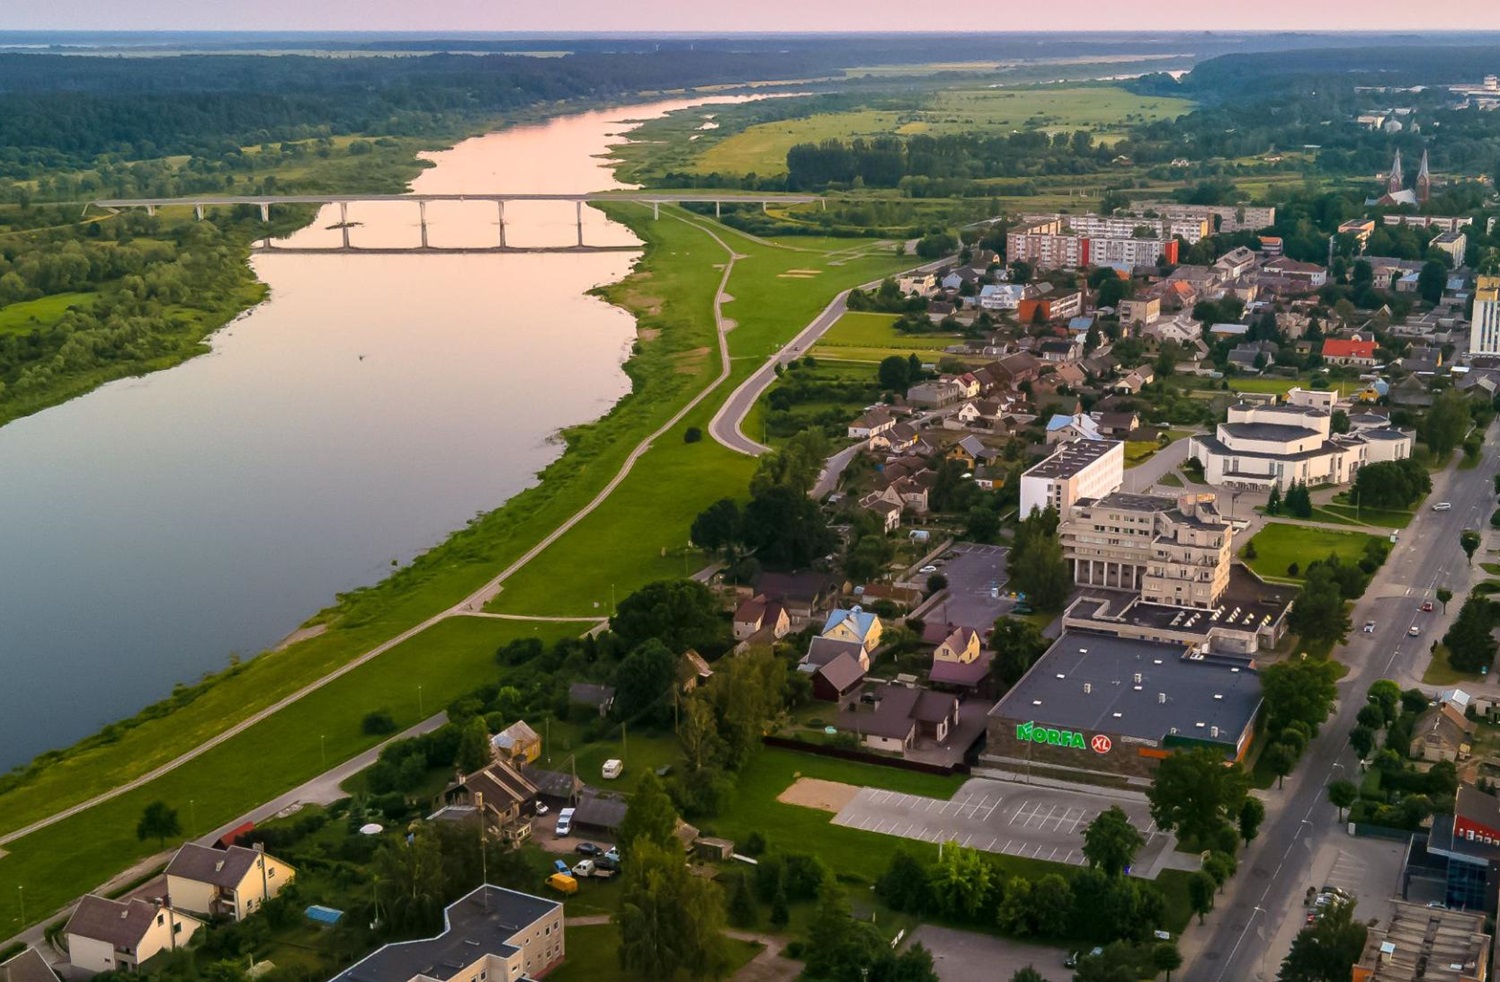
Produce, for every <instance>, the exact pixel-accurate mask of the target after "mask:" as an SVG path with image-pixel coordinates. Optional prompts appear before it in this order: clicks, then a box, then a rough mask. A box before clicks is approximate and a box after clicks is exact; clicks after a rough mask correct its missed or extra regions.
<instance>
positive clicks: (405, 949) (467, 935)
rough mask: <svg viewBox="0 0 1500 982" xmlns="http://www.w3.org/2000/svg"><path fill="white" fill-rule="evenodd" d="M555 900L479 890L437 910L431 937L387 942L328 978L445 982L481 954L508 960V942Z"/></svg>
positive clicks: (551, 907) (492, 889)
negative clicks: (438, 922) (437, 929)
mask: <svg viewBox="0 0 1500 982" xmlns="http://www.w3.org/2000/svg"><path fill="white" fill-rule="evenodd" d="M561 906H562V904H560V903H558V902H557V901H555V900H547V899H545V898H543V897H533V896H531V895H530V894H528V893H519V892H517V891H515V890H506V889H504V888H503V887H496V886H488V885H486V886H482V887H478V888H476V889H475V890H474V892H472V893H470V894H469V895H468V896H465V897H463V898H461V899H459V900H456V901H454V902H453V903H452V904H449V905H448V908H447V910H445V911H444V912H443V932H442V933H441V934H439V935H438V936H437V937H434V938H423V939H421V940H418V941H401V942H397V943H395V944H388V945H386V946H385V947H383V948H380V949H378V950H376V951H375V952H374V953H373V954H370V955H368V956H367V957H365V959H364V960H363V961H358V962H355V963H354V964H353V965H351V966H349V968H347V969H345V970H344V971H342V972H340V973H339V974H338V975H335V976H334V977H333V982H409V980H411V979H413V978H416V977H417V976H418V975H421V976H426V977H427V978H432V979H438V980H440V982H446V980H447V979H451V978H452V977H453V976H455V975H457V974H458V973H459V972H460V971H462V970H463V969H465V968H468V967H469V966H470V965H472V964H473V963H474V962H475V961H476V960H477V959H478V958H479V957H480V956H481V955H485V954H493V955H501V956H508V955H510V954H512V953H514V952H515V951H517V950H518V946H517V945H514V944H511V940H512V939H513V938H515V937H516V936H517V935H519V934H522V933H524V932H525V931H526V930H527V929H528V928H530V927H531V925H532V924H535V923H536V922H537V921H538V920H540V919H541V918H543V917H545V916H547V915H548V914H550V913H552V912H553V911H555V910H556V909H557V908H559V907H561Z"/></svg>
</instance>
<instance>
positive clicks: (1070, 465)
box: [1021, 440, 1125, 518]
mask: <svg viewBox="0 0 1500 982" xmlns="http://www.w3.org/2000/svg"><path fill="white" fill-rule="evenodd" d="M1124 481H1125V444H1123V443H1120V442H1119V441H1117V440H1079V441H1077V442H1076V443H1065V444H1063V445H1062V446H1060V447H1058V448H1057V451H1056V452H1055V453H1053V454H1052V456H1050V457H1048V458H1047V459H1046V460H1043V461H1042V462H1041V463H1039V464H1037V465H1035V466H1034V467H1032V468H1031V469H1030V470H1029V471H1027V472H1026V473H1024V474H1022V475H1021V517H1022V518H1025V517H1027V516H1029V515H1030V514H1031V513H1032V512H1033V511H1045V510H1046V509H1048V508H1055V509H1056V510H1057V514H1058V515H1059V516H1065V515H1067V514H1068V513H1069V511H1070V510H1071V509H1072V507H1073V503H1074V502H1076V501H1078V500H1080V499H1082V498H1102V497H1104V496H1105V495H1108V494H1113V493H1114V492H1116V491H1118V490H1120V485H1121V484H1122V483H1124Z"/></svg>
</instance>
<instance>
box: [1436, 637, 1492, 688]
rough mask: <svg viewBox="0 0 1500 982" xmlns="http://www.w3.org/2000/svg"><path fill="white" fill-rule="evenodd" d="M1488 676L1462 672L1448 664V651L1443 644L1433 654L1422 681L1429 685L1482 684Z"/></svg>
mask: <svg viewBox="0 0 1500 982" xmlns="http://www.w3.org/2000/svg"><path fill="white" fill-rule="evenodd" d="M1485 678H1486V676H1484V675H1479V674H1477V673H1474V672H1460V671H1459V670H1458V669H1456V668H1454V667H1453V666H1452V665H1450V664H1449V663H1448V649H1447V648H1445V647H1443V646H1442V645H1441V644H1439V645H1438V646H1437V650H1436V651H1434V652H1433V653H1432V661H1431V662H1429V663H1428V665H1427V671H1425V672H1423V673H1422V681H1423V682H1424V683H1425V684H1427V685H1457V684H1458V683H1460V682H1482V681H1484V679H1485Z"/></svg>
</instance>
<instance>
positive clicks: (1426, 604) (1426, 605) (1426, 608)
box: [1422, 600, 1432, 614]
mask: <svg viewBox="0 0 1500 982" xmlns="http://www.w3.org/2000/svg"><path fill="white" fill-rule="evenodd" d="M1422 613H1424V614H1430V613H1432V601H1431V600H1424V601H1422Z"/></svg>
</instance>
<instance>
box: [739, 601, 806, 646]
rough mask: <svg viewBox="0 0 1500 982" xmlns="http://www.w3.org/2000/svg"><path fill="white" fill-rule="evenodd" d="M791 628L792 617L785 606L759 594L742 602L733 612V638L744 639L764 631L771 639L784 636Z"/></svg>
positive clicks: (778, 638) (774, 639)
mask: <svg viewBox="0 0 1500 982" xmlns="http://www.w3.org/2000/svg"><path fill="white" fill-rule="evenodd" d="M791 630H792V618H791V615H790V614H788V613H787V610H786V608H785V607H783V606H782V605H781V604H779V603H777V602H776V601H774V600H767V599H766V597H765V595H764V594H759V595H757V596H754V597H752V598H750V599H749V600H746V601H744V602H742V603H741V604H740V605H739V607H737V608H736V609H735V612H734V639H735V640H736V641H745V640H747V639H749V638H751V637H753V636H754V635H756V634H759V633H761V632H766V633H768V634H769V635H770V639H771V640H772V641H778V640H780V639H781V638H784V637H786V636H787V635H788V634H789V633H791Z"/></svg>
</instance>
